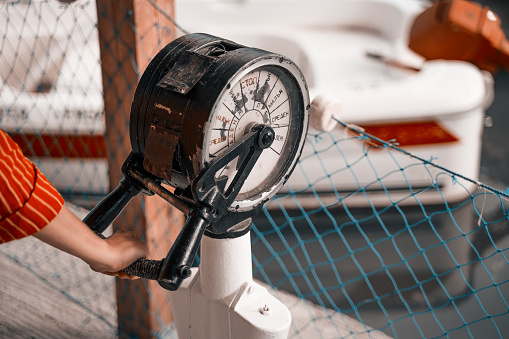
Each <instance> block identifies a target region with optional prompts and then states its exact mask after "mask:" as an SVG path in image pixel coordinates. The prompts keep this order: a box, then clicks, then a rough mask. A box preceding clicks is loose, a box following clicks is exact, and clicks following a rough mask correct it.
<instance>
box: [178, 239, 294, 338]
mask: <svg viewBox="0 0 509 339" xmlns="http://www.w3.org/2000/svg"><path fill="white" fill-rule="evenodd" d="M200 258H201V263H200V267H199V269H198V268H193V269H192V271H193V274H192V275H191V277H189V278H188V279H185V280H184V282H183V283H182V286H181V287H180V288H179V289H178V290H177V291H174V292H170V298H171V307H172V311H173V315H174V317H175V324H176V327H177V333H178V337H179V339H184V338H193V339H215V338H217V339H226V338H243V339H264V338H287V337H288V332H289V330H290V324H291V320H292V319H291V315H290V311H289V310H288V308H287V307H286V306H285V305H284V304H282V303H281V302H280V301H279V300H278V299H276V298H275V297H274V296H272V295H271V294H269V293H268V291H267V289H266V288H264V287H262V286H260V285H259V284H257V283H255V282H254V281H253V273H252V261H251V242H250V236H249V233H247V234H245V235H243V236H241V237H238V238H234V239H213V238H209V237H207V236H204V237H203V239H202V242H201V257H200Z"/></svg>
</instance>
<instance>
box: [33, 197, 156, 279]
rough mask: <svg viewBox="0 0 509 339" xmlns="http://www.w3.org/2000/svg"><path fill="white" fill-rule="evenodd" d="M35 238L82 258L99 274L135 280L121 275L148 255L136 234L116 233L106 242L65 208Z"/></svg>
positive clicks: (124, 274) (145, 247)
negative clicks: (124, 270) (132, 264)
mask: <svg viewBox="0 0 509 339" xmlns="http://www.w3.org/2000/svg"><path fill="white" fill-rule="evenodd" d="M34 237H36V238H38V239H39V240H42V241H44V242H45V243H47V244H49V245H51V246H53V247H56V248H58V249H59V250H62V251H64V252H67V253H69V254H71V255H74V256H76V257H78V258H81V259H82V260H83V261H85V262H86V263H87V264H88V265H90V267H91V268H92V269H93V270H94V271H97V272H102V273H104V274H108V275H116V276H119V277H120V278H129V279H133V278H135V277H134V276H130V275H128V274H126V273H124V272H122V271H121V269H123V268H125V267H127V266H129V265H130V264H131V263H133V262H134V261H136V260H137V259H139V258H142V257H145V256H146V254H147V246H146V244H145V243H144V242H142V241H141V240H140V239H139V238H138V237H136V236H135V235H134V233H133V232H116V233H114V234H113V235H112V236H111V237H109V238H106V239H103V238H101V237H99V236H97V235H96V234H95V233H94V232H92V230H90V228H88V226H87V225H86V224H85V223H83V222H82V221H81V220H80V219H78V218H77V217H76V216H75V215H74V214H73V213H72V212H71V211H70V210H69V209H68V208H67V207H65V206H63V207H62V210H61V211H60V212H59V213H58V215H57V216H56V217H55V218H54V219H53V220H52V221H51V222H50V223H49V224H48V225H47V226H45V227H44V228H43V229H42V230H40V231H39V232H37V233H35V234H34Z"/></svg>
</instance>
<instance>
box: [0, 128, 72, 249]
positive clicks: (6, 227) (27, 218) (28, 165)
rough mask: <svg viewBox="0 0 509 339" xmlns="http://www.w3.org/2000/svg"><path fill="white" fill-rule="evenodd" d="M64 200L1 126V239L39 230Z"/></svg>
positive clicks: (52, 216) (18, 236)
mask: <svg viewBox="0 0 509 339" xmlns="http://www.w3.org/2000/svg"><path fill="white" fill-rule="evenodd" d="M63 204H64V199H63V198H62V196H61V195H60V193H58V191H57V190H56V189H55V187H53V185H52V184H51V183H50V182H49V181H48V179H47V178H46V177H45V176H44V175H43V174H42V173H41V172H40V171H39V170H38V169H37V167H36V166H35V165H34V164H33V163H32V162H31V161H30V160H28V159H27V158H25V156H24V155H23V152H22V151H21V149H20V147H19V146H18V145H17V144H16V143H15V142H14V141H13V140H12V139H11V138H10V137H9V136H8V135H7V134H6V133H5V132H4V131H2V130H0V243H5V242H8V241H11V240H15V239H19V238H23V237H27V236H29V235H32V234H34V233H36V232H38V231H40V230H41V229H42V228H43V227H44V226H46V225H47V224H49V223H50V222H51V221H52V220H53V219H54V218H55V217H56V216H57V214H58V213H59V212H60V210H61V209H62V206H63Z"/></svg>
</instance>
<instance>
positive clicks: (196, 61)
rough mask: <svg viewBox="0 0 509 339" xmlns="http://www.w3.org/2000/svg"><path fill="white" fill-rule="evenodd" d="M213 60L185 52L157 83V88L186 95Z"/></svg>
mask: <svg viewBox="0 0 509 339" xmlns="http://www.w3.org/2000/svg"><path fill="white" fill-rule="evenodd" d="M215 60H216V59H215V58H213V57H209V56H206V55H202V54H197V53H194V52H186V53H184V54H183V55H182V56H181V57H180V59H179V60H178V61H177V63H176V64H175V65H174V66H173V67H172V68H171V69H170V70H169V71H168V73H166V75H165V76H164V77H163V78H162V79H161V81H159V83H158V84H157V86H159V87H163V88H166V89H168V90H171V91H174V92H178V93H181V94H187V92H189V90H191V88H193V87H194V85H196V83H198V81H200V79H201V78H202V77H203V75H204V74H205V72H207V70H208V69H209V67H210V65H212V63H213V62H214V61H215Z"/></svg>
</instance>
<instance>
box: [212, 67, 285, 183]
mask: <svg viewBox="0 0 509 339" xmlns="http://www.w3.org/2000/svg"><path fill="white" fill-rule="evenodd" d="M225 93H226V94H225V95H223V97H222V98H220V101H219V105H218V106H217V108H218V109H217V114H216V116H215V117H214V119H213V121H212V131H211V138H210V141H209V145H208V146H209V147H208V149H209V158H210V159H212V158H214V157H215V156H217V155H218V154H220V152H221V151H223V150H225V149H226V148H227V147H228V146H229V145H230V144H233V143H234V142H235V141H236V140H238V139H239V138H241V137H242V136H243V135H244V134H245V133H246V132H248V131H249V129H250V128H251V127H252V126H253V125H254V124H264V125H269V126H270V127H272V128H273V129H274V132H275V133H276V135H275V139H274V142H273V143H272V145H271V147H270V148H269V149H266V150H264V151H263V152H262V155H261V156H260V158H259V159H258V161H257V162H256V165H255V167H254V168H253V170H252V172H251V174H250V175H249V177H248V179H247V180H246V182H245V183H244V185H243V187H242V190H241V191H240V193H245V192H250V191H251V190H255V189H256V188H258V187H259V186H260V185H261V184H262V183H263V182H264V181H265V180H266V179H267V178H269V177H270V175H271V173H273V172H274V171H276V170H277V165H278V160H280V155H281V154H282V152H283V151H284V150H285V145H286V142H287V139H289V135H288V132H289V130H290V121H291V119H290V115H291V112H290V107H291V106H290V98H289V95H288V93H287V89H286V88H285V86H284V84H283V83H282V82H281V81H280V79H279V78H278V77H277V76H276V75H274V74H273V73H271V72H269V71H267V70H262V69H258V70H254V71H252V72H250V73H248V74H246V75H245V76H244V77H242V79H241V80H240V81H239V82H237V83H236V84H234V85H233V86H232V87H231V89H230V91H227V92H225ZM236 167H237V166H236V160H234V161H233V162H232V163H230V164H229V165H228V166H226V167H225V168H224V169H223V172H222V173H220V175H227V176H229V177H230V179H231V178H233V176H234V173H235V171H236Z"/></svg>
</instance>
